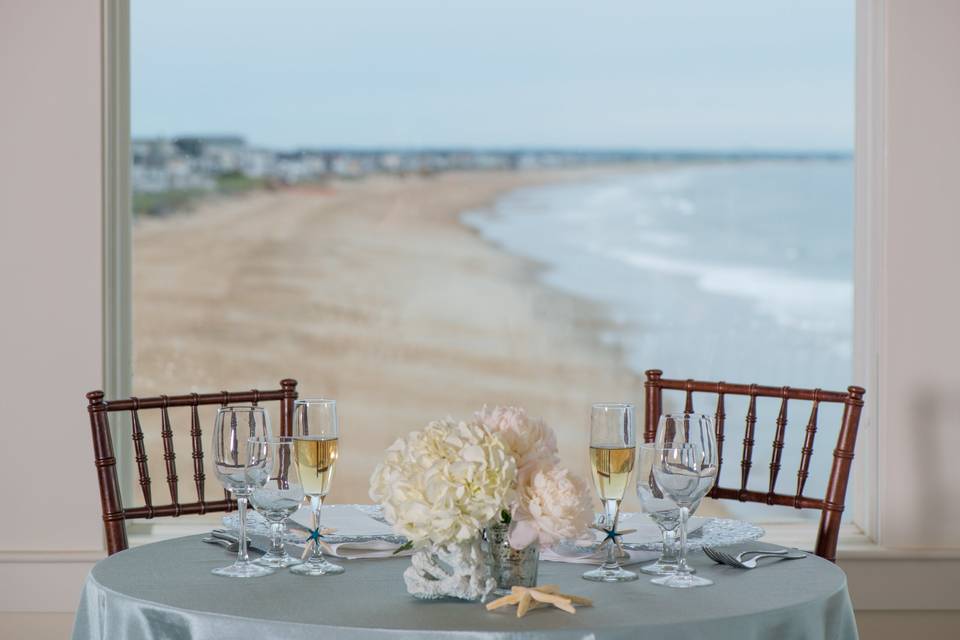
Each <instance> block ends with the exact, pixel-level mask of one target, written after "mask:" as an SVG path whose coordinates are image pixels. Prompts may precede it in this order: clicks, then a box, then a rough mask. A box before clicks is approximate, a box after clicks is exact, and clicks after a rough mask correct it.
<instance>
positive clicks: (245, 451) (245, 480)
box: [212, 407, 273, 578]
mask: <svg viewBox="0 0 960 640" xmlns="http://www.w3.org/2000/svg"><path fill="white" fill-rule="evenodd" d="M269 438H270V416H269V415H267V412H266V411H264V410H263V409H262V408H261V407H220V409H219V410H217V418H216V421H215V422H214V426H213V460H214V465H215V469H216V473H217V478H219V479H220V482H221V483H222V484H223V486H224V488H225V489H226V490H227V491H229V492H230V493H232V494H233V496H234V497H235V498H236V499H237V512H238V515H239V520H240V545H239V549H238V550H237V560H236V562H234V563H233V564H232V565H230V566H229V567H221V568H219V569H214V570H213V571H212V573H213V574H214V575H218V576H226V577H228V578H256V577H259V576H266V575H269V574H271V573H273V569H271V568H269V567H264V566H261V565H258V564H254V563H253V562H251V561H250V555H249V553H248V551H247V498H249V496H250V494H251V493H252V492H253V490H254V489H256V488H257V487H262V486H263V485H264V484H265V483H266V481H267V477H268V476H269V474H270V471H271V469H270V459H269V457H268V455H267V449H266V447H265V441H266V440H268V439H269Z"/></svg>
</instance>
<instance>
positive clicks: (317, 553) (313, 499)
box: [310, 496, 323, 562]
mask: <svg viewBox="0 0 960 640" xmlns="http://www.w3.org/2000/svg"><path fill="white" fill-rule="evenodd" d="M322 506H323V496H310V507H311V508H312V509H313V528H314V529H316V530H317V531H319V530H320V508H321V507H322ZM310 559H311V560H313V561H315V562H322V561H323V552H322V551H321V549H320V541H319V540H317V541H315V542H314V545H313V556H312V557H311V558H310Z"/></svg>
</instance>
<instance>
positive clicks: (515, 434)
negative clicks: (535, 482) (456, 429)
mask: <svg viewBox="0 0 960 640" xmlns="http://www.w3.org/2000/svg"><path fill="white" fill-rule="evenodd" d="M475 417H476V419H477V420H479V421H480V422H482V423H483V424H484V425H486V427H487V429H489V430H490V432H491V433H494V434H495V435H497V436H499V437H500V439H501V440H503V443H504V444H505V445H507V449H509V450H510V453H512V454H513V457H514V459H516V461H517V475H518V476H519V482H520V484H521V485H523V484H526V483H527V482H529V480H530V475H531V473H532V472H533V471H534V470H535V469H537V468H540V467H542V466H544V465H546V464H554V465H555V464H559V462H560V453H559V450H558V449H557V436H556V435H555V434H554V432H553V429H551V428H550V427H548V426H547V425H546V423H544V421H543V420H541V419H539V418H536V419H535V418H531V417H529V416H528V415H527V412H526V411H525V410H524V409H521V408H519V407H494V408H493V409H490V408H488V407H487V406H484V407H483V409H481V410H480V411H478V412H477V413H476V414H475Z"/></svg>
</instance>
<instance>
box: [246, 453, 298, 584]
mask: <svg viewBox="0 0 960 640" xmlns="http://www.w3.org/2000/svg"><path fill="white" fill-rule="evenodd" d="M264 444H265V446H266V448H267V452H266V453H267V457H268V458H269V461H270V467H271V468H272V471H270V473H269V475H268V476H267V481H266V484H264V485H263V486H262V487H259V488H256V489H254V490H253V493H251V494H250V504H252V505H253V508H254V509H256V510H257V512H258V513H259V514H260V515H262V516H263V517H264V518H265V519H266V520H267V522H269V523H270V534H271V545H270V550H269V551H268V552H267V553H266V554H264V555H263V556H261V557H260V558H259V559H258V560H256V563H257V564H262V565H264V566H267V567H290V566H293V565H295V564H300V560H299V558H294V557H293V556H291V555H290V554H288V553H287V550H286V548H285V547H284V546H283V540H284V534H285V532H286V521H287V518H289V517H290V516H292V515H293V514H294V513H296V511H297V509H299V508H300V505H301V504H303V498H304V493H303V486H302V485H301V484H300V474H299V472H298V471H297V465H296V463H295V462H294V460H293V451H294V440H293V438H286V437H280V438H273V439H271V440H267V441H265V443H264Z"/></svg>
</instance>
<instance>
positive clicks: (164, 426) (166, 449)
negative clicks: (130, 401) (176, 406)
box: [160, 396, 180, 515]
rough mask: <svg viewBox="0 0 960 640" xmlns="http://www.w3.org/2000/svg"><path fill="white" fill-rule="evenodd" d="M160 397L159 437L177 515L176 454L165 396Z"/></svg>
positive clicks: (171, 498)
mask: <svg viewBox="0 0 960 640" xmlns="http://www.w3.org/2000/svg"><path fill="white" fill-rule="evenodd" d="M162 397H163V406H162V408H161V409H160V438H161V439H162V440H163V462H164V466H165V467H166V471H167V487H169V489H170V501H171V502H172V503H173V504H174V505H175V506H176V507H177V511H178V513H177V515H180V514H179V507H180V500H179V499H178V497H177V494H178V492H177V462H176V460H177V454H176V453H174V451H173V428H172V427H171V426H170V412H169V411H168V410H167V396H162Z"/></svg>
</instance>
